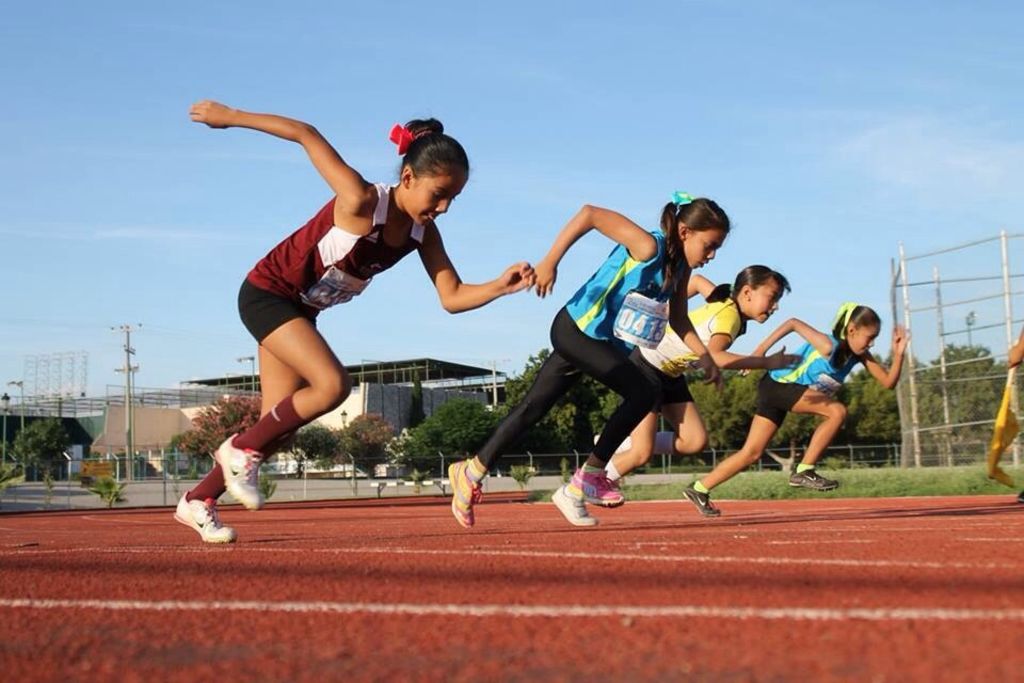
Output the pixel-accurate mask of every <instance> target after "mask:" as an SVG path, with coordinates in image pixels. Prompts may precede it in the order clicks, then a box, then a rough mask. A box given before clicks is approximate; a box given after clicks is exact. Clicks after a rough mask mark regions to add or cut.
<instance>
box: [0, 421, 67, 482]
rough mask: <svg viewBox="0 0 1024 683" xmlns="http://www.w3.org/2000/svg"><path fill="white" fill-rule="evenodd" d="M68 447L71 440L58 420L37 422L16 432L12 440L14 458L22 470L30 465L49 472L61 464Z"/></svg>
mask: <svg viewBox="0 0 1024 683" xmlns="http://www.w3.org/2000/svg"><path fill="white" fill-rule="evenodd" d="M70 445H71V439H70V438H69V437H68V433H67V432H66V431H64V425H62V424H61V422H60V420H58V419H56V418H50V419H46V420H37V421H34V422H31V423H29V424H28V425H26V426H25V429H23V430H21V431H19V432H18V435H17V436H16V437H15V439H14V458H15V459H16V460H17V461H18V462H19V463H21V466H22V468H23V469H24V470H27V469H28V466H29V465H32V464H37V465H39V466H40V467H42V468H43V469H44V470H50V469H53V468H54V467H60V465H61V464H63V462H64V455H63V453H64V451H66V450H67V449H68V447H69V446H70Z"/></svg>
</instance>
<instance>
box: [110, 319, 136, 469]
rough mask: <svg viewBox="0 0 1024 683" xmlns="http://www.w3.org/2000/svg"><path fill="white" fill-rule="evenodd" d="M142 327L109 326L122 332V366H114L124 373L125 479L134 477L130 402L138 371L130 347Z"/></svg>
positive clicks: (132, 413) (132, 350) (133, 444)
mask: <svg viewBox="0 0 1024 683" xmlns="http://www.w3.org/2000/svg"><path fill="white" fill-rule="evenodd" d="M139 327H142V323H139V324H138V325H137V326H136V327H132V326H131V325H120V326H118V327H111V328H110V329H112V330H114V331H115V332H124V367H121V368H116V369H115V372H123V373H124V449H125V459H126V462H125V465H126V467H125V470H126V474H127V476H126V477H125V479H126V480H128V481H131V480H132V479H134V476H133V472H132V469H133V466H134V462H135V435H134V427H135V424H134V423H135V410H134V407H133V404H132V375H133V374H134V373H136V372H138V371H139V366H138V365H132V356H134V355H135V349H134V348H132V332H133V331H135V330H136V329H138V328H139Z"/></svg>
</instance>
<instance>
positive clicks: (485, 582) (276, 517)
mask: <svg viewBox="0 0 1024 683" xmlns="http://www.w3.org/2000/svg"><path fill="white" fill-rule="evenodd" d="M721 507H722V508H723V511H724V516H723V517H722V518H720V519H718V520H710V521H705V520H703V519H701V518H700V517H699V516H697V514H696V513H695V512H694V511H693V509H692V508H690V507H689V504H687V503H681V502H664V503H630V504H627V505H626V506H625V507H623V508H620V509H618V510H604V511H600V512H598V513H597V514H598V515H599V516H600V518H601V520H602V524H601V525H600V526H599V527H597V528H595V529H576V528H574V527H570V526H568V525H567V524H566V523H565V522H564V520H563V519H562V518H561V516H560V515H559V514H558V512H557V511H556V510H555V508H554V507H553V506H552V505H551V504H550V503H537V504H523V503H503V504H494V503H493V502H492V503H487V504H485V505H483V506H481V507H480V508H479V511H478V522H477V527H476V528H475V529H473V530H471V531H466V530H463V529H461V528H460V527H458V525H457V524H456V523H455V522H454V520H453V519H452V517H451V514H450V511H449V509H448V507H447V504H446V502H443V501H437V502H435V503H431V504H428V505H404V506H402V505H377V506H371V505H366V506H352V505H348V506H345V505H329V506H325V507H309V506H306V507H287V506H284V505H281V506H275V505H271V506H270V507H269V508H268V509H266V510H263V511H261V512H259V513H251V512H246V511H244V510H241V509H238V508H226V509H225V510H224V511H223V512H222V517H223V520H224V522H226V523H227V524H230V525H232V526H235V527H236V528H237V530H238V532H239V536H240V540H239V542H238V543H237V544H235V545H232V546H204V545H202V544H200V543H199V542H198V538H197V536H196V535H195V534H194V533H193V532H192V531H191V530H189V529H187V528H186V527H183V526H181V525H179V524H176V523H174V522H173V521H172V519H171V511H170V510H169V509H161V510H138V511H118V510H114V511H110V512H107V511H104V512H78V513H50V514H23V515H6V516H0V671H2V672H3V679H4V680H12V681H68V680H75V681H105V682H106V681H111V680H118V681H146V682H147V683H153V682H156V681H210V680H214V679H220V680H225V681H229V680H230V681H316V682H318V683H322V682H323V681H333V680H344V681H373V680H388V681H411V680H416V681H474V682H482V681H494V680H502V681H547V680H557V681H576V680H579V681H606V680H613V679H614V680H620V681H621V680H625V681H634V680H652V681H653V680H658V681H665V680H680V679H683V678H689V679H696V680H708V681H802V680H814V681H850V680H858V681H859V680H863V681H901V682H902V681H967V680H977V681H1009V680H1022V679H1024V505H1019V504H1017V503H1016V502H1014V498H1013V497H1012V496H983V497H969V498H968V497H963V498H905V499H871V500H865V499H857V500H843V499H830V500H821V501H813V500H812V501H807V500H801V501H772V502H763V501H759V502H728V501H726V502H724V503H722V505H721Z"/></svg>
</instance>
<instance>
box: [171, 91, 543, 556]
mask: <svg viewBox="0 0 1024 683" xmlns="http://www.w3.org/2000/svg"><path fill="white" fill-rule="evenodd" d="M190 114H191V117H192V120H193V121H195V122H197V123H205V124H206V125H207V126H209V127H211V128H232V127H240V128H251V129H253V130H258V131H261V132H264V133H269V134H271V135H274V136H277V137H279V138H283V139H285V140H290V141H292V142H297V143H299V144H300V145H302V147H303V148H304V149H305V151H306V153H307V154H308V155H309V158H310V161H312V162H313V166H314V167H315V168H316V170H317V171H318V172H319V173H320V175H321V176H323V178H324V180H326V181H327V184H328V185H329V186H330V188H331V190H333V192H334V194H335V197H334V198H333V199H331V200H330V201H329V202H327V205H326V206H324V207H323V208H322V209H321V210H320V211H319V212H318V213H317V214H316V215H315V216H314V217H313V218H312V219H311V220H310V221H309V222H308V223H306V225H304V226H303V227H301V228H299V229H298V230H296V231H295V232H294V233H292V234H291V235H290V236H289V237H287V238H286V239H285V240H284V241H283V242H281V243H280V244H278V245H277V246H276V247H274V248H273V249H272V250H271V251H270V253H268V254H267V255H266V256H265V257H264V258H263V259H262V260H261V261H260V262H259V263H257V264H256V266H255V267H254V268H253V269H252V270H251V271H250V272H249V274H248V276H247V277H246V279H245V281H244V282H243V283H242V288H241V290H240V292H239V295H238V309H239V313H240V315H241V318H242V322H243V323H244V324H245V326H246V328H247V329H248V330H249V332H250V333H252V335H253V337H255V338H256V341H257V342H259V361H260V385H261V387H262V411H261V413H262V417H261V418H260V420H259V421H258V422H257V423H256V424H255V425H254V426H253V427H252V428H250V429H248V430H246V431H244V432H242V433H240V434H236V435H233V436H231V437H230V438H228V439H227V440H226V441H225V442H224V443H223V444H221V446H220V447H219V448H218V449H217V452H216V453H215V455H214V460H215V464H214V468H213V470H211V471H210V473H209V474H208V475H207V476H206V478H205V479H203V481H201V482H200V483H199V485H198V486H196V487H195V488H194V489H192V490H191V491H189V492H188V493H186V494H185V495H184V496H183V497H182V499H181V500H180V501H179V503H178V507H177V510H176V512H175V519H177V520H178V521H179V522H181V523H182V524H185V525H187V526H190V527H192V528H193V529H195V530H196V531H197V532H198V533H199V535H200V537H201V538H202V539H203V541H205V542H208V543H230V542H232V541H234V540H235V532H234V530H233V529H231V528H230V527H225V526H222V525H221V524H220V522H219V520H218V517H217V510H216V500H217V498H218V497H219V496H220V495H221V494H222V493H223V492H224V491H225V489H226V490H227V491H229V492H230V493H231V495H232V496H234V498H236V499H237V500H238V501H239V502H241V503H242V504H243V505H245V507H247V508H249V509H250V510H258V509H259V508H260V507H261V506H262V505H263V497H262V496H261V495H260V492H259V488H258V485H257V484H258V471H259V466H260V463H261V462H262V461H263V459H264V456H265V454H269V453H271V452H273V450H274V448H275V446H276V445H277V444H279V443H281V442H282V441H284V440H285V439H287V438H288V437H289V436H290V435H291V434H293V433H294V432H295V430H297V429H298V428H299V427H301V426H303V425H305V424H307V423H309V422H311V421H313V420H314V419H316V418H317V417H319V416H320V415H323V414H324V413H327V412H328V411H330V410H332V409H333V408H335V407H337V406H338V405H340V404H341V402H342V401H344V400H345V398H346V397H347V396H348V395H349V392H350V391H351V388H352V383H351V380H350V379H349V376H348V373H347V372H346V371H345V368H344V366H343V365H342V364H341V362H340V361H339V360H338V358H337V357H336V356H335V355H334V353H333V352H332V351H331V349H330V347H329V346H328V344H327V342H326V341H325V340H324V338H323V337H322V336H320V334H319V333H318V332H317V329H316V322H315V321H316V316H317V314H318V313H319V312H320V311H322V310H323V309H325V308H328V307H330V306H333V305H335V304H339V303H344V302H346V301H348V300H349V299H351V298H352V297H353V296H356V295H358V294H359V293H360V292H362V291H363V290H364V289H365V288H366V287H367V285H369V283H370V280H371V279H372V278H373V276H374V275H375V274H377V273H379V272H381V271H383V270H386V269H388V268H390V267H391V266H393V265H394V264H395V263H397V262H398V261H399V260H400V259H402V258H403V257H404V256H405V255H407V254H409V253H410V252H413V251H416V252H418V253H419V255H420V259H421V260H422V261H423V267H424V268H425V269H426V271H427V274H428V275H429V276H430V279H431V281H432V282H433V284H434V287H435V288H436V289H437V293H438V296H439V297H440V299H441V305H442V306H443V307H444V309H445V310H446V311H448V312H449V313H460V312H462V311H468V310H471V309H474V308H477V307H479V306H483V305H484V304H487V303H489V302H491V301H493V300H494V299H497V298H498V297H500V296H502V295H505V294H511V293H513V292H518V291H520V290H523V289H526V288H527V287H529V286H530V285H531V284H532V283H533V278H534V275H533V269H532V267H531V266H530V265H529V264H528V263H525V262H522V263H517V264H515V265H512V266H510V267H509V268H507V269H506V270H505V272H504V273H502V274H501V275H500V276H499V277H498V278H497V279H495V280H492V281H490V282H486V283H484V284H478V285H471V284H466V283H464V282H462V280H461V279H460V278H459V274H458V273H457V272H456V271H455V267H454V266H453V265H452V263H451V261H450V260H449V259H448V255H447V253H446V252H445V249H444V244H443V243H442V242H441V235H440V233H439V232H438V229H437V226H436V225H435V224H434V220H435V219H436V218H437V217H438V216H440V215H441V214H443V213H445V212H447V211H448V208H449V207H450V206H451V203H452V200H454V199H455V197H456V196H458V194H459V193H460V192H461V191H462V188H463V187H464V186H465V184H466V180H467V179H468V177H469V160H468V159H467V157H466V152H465V150H464V149H463V148H462V145H460V144H459V143H458V142H457V141H456V140H455V139H454V138H452V137H450V136H448V135H445V134H444V127H443V126H442V125H441V123H440V122H439V121H436V120H434V119H428V120H425V121H420V120H416V121H410V122H409V123H408V124H406V125H405V126H399V125H396V126H395V127H394V128H393V129H392V131H391V140H392V141H393V142H395V143H396V144H397V145H398V153H399V154H401V155H403V158H402V167H401V171H400V172H399V179H398V183H397V184H396V185H391V186H389V185H386V184H383V183H378V184H373V183H369V182H367V181H366V180H364V179H363V177H362V176H361V175H359V173H358V172H357V171H355V170H354V169H353V168H351V167H350V166H349V165H348V164H347V163H345V161H344V160H343V159H342V158H341V156H339V155H338V153H337V152H336V151H335V149H334V148H333V147H331V145H330V144H329V143H328V142H327V141H326V140H325V139H324V138H323V137H322V136H321V135H320V133H319V132H317V130H316V129H315V128H313V127H312V126H310V125H308V124H306V123H302V122H301V121H296V120H293V119H288V118H284V117H281V116H274V115H271V114H254V113H250V112H244V111H241V110H238V109H232V108H230V107H226V106H224V105H222V104H218V103H217V102H210V101H202V102H198V103H196V104H194V105H193V106H192V109H191V112H190Z"/></svg>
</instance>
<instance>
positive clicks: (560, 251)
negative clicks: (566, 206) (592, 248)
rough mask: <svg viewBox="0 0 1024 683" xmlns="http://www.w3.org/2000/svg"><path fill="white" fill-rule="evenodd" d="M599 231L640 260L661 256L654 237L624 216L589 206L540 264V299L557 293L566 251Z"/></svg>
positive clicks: (556, 241)
mask: <svg viewBox="0 0 1024 683" xmlns="http://www.w3.org/2000/svg"><path fill="white" fill-rule="evenodd" d="M595 229H596V230H597V231H598V232H600V233H601V234H602V235H604V236H605V237H608V238H609V239H611V240H614V241H615V242H618V243H619V244H621V245H623V246H624V247H626V249H628V250H629V255H630V257H631V258H633V259H634V260H636V261H647V260H649V259H651V258H654V256H655V254H657V253H658V245H657V243H656V242H655V241H654V238H653V237H651V234H650V233H649V232H647V231H646V230H644V229H643V228H641V227H640V226H639V225H637V224H636V223H634V222H633V221H631V220H629V219H628V218H626V217H625V216H623V215H622V214H620V213H616V212H614V211H609V210H608V209H602V208H599V207H597V206H590V205H589V204H587V205H585V206H584V207H583V208H582V209H580V210H579V211H577V212H576V215H575V216H573V217H572V218H570V219H569V222H568V223H566V224H565V227H564V228H562V230H561V232H559V233H558V236H557V237H555V242H554V244H552V245H551V249H550V250H548V253H547V255H546V256H544V258H543V259H541V261H540V263H538V264H537V282H536V287H537V296H539V297H542V298H543V297H545V296H547V295H548V294H550V293H551V292H552V291H554V288H555V280H556V279H557V278H558V264H559V263H561V261H562V257H563V256H565V252H567V251H569V247H571V246H572V245H573V244H575V243H576V240H578V239H579V238H580V237H582V236H583V235H585V234H586V233H588V232H590V231H591V230H595Z"/></svg>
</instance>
